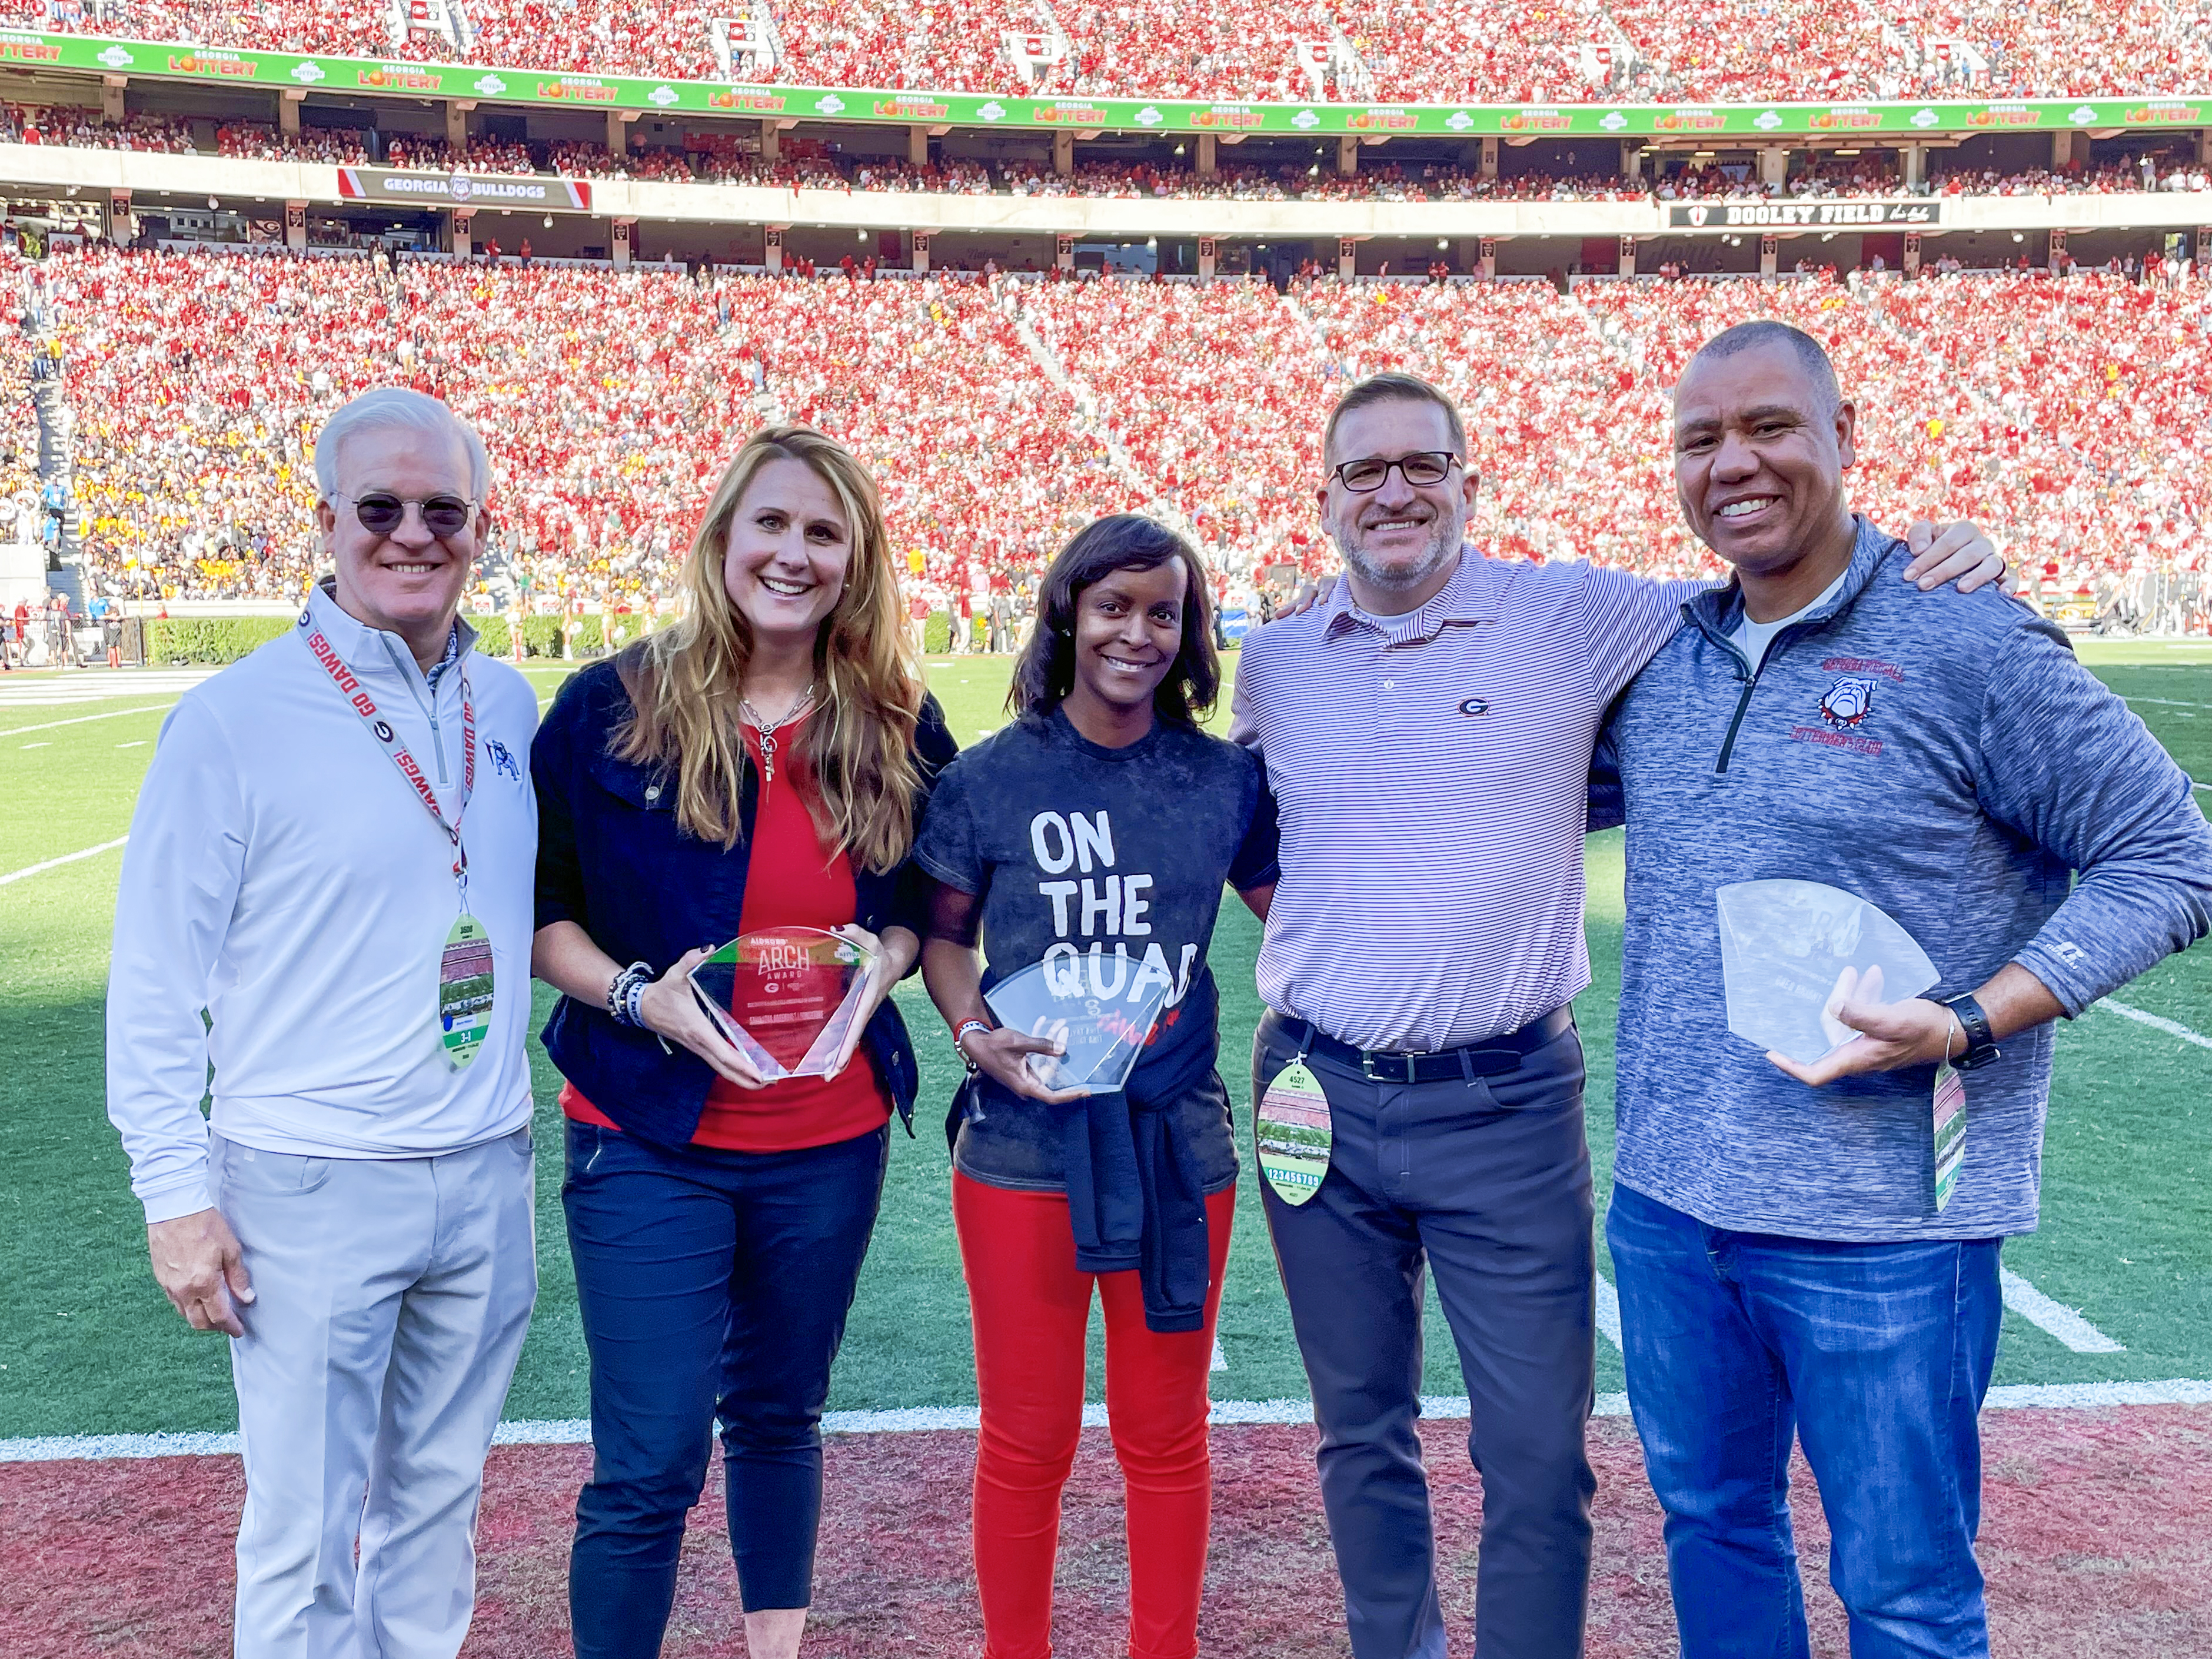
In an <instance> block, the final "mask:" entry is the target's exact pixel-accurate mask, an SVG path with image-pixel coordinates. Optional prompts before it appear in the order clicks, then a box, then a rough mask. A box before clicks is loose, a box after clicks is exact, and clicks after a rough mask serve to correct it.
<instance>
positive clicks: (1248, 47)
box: [0, 0, 2212, 105]
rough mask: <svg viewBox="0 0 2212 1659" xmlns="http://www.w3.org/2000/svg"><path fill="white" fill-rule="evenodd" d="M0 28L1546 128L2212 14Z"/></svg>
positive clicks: (2080, 7)
mask: <svg viewBox="0 0 2212 1659" xmlns="http://www.w3.org/2000/svg"><path fill="white" fill-rule="evenodd" d="M402 16H404V17H406V18H407V19H408V22H407V24H406V26H405V27H397V26H396V25H395V21H394V20H395V18H398V17H402ZM0 23H13V24H14V25H15V26H17V27H21V28H25V29H31V30H40V31H61V32H74V33H91V34H100V35H111V36H117V37H121V38H126V39H133V40H161V41H173V42H179V43H185V44H188V45H191V46H209V47H229V48H238V49H248V48H261V49H267V50H278V51H293V52H325V53H332V54H338V55H343V56H347V57H352V58H398V59H405V60H412V61H421V62H444V63H467V64H486V65H494V66H507V67H513V68H517V69H531V70H562V71H574V72H578V73H586V74H593V75H603V76H604V75H617V76H653V77H665V78H670V79H676V80H689V81H720V82H762V83H774V84H779V85H785V86H813V87H867V88H925V89H929V90H933V91H939V92H969V93H987V94H1030V93H1043V94H1071V95H1074V96H1087V97H1137V98H1146V97H1156V98H1191V99H1205V100H1267V101H1277V102H1291V103H1301V102H1307V101H1329V100H1334V101H1338V102H1350V103H1378V102H1379V103H1394V102H1424V103H1438V104H1455V103H1501V104H1537V105H1543V104H1583V103H1607V102H1623V101H1632V102H1646V103H1668V104H1683V103H1699V104H1705V103H1747V102H1757V101H1760V100H1816V101H1830V100H1895V99H1922V98H1942V97H1968V98H1998V99H2003V98H2029V97H2043V98H2093V97H2130V96H2173V95H2179V96H2203V95H2207V94H2212V3H2208V0H2125V3H2109V0H2057V3H2039V4H2034V5H2026V6H2023V5H2019V4H2015V3H2006V0H1565V3H1561V4H1550V5H1541V6H1529V7H1518V6H1513V7H1504V6H1497V5H1493V4H1490V3H1487V0H1420V3H1415V0H1210V3H1206V4H1200V5H1193V4H1190V3H1188V0H1032V3H1017V0H752V3H751V4H750V5H749V6H748V5H741V4H730V5H720V4H704V3H699V0H676V3H653V4H647V3H640V0H605V3H595V4H588V5H586V4H580V3H577V0H399V3H398V5H397V6H395V5H393V4H390V3H380V0H261V3H258V4H257V5H255V6H252V7H251V8H248V7H246V6H243V5H240V4H237V3H235V0H4V3H0Z"/></svg>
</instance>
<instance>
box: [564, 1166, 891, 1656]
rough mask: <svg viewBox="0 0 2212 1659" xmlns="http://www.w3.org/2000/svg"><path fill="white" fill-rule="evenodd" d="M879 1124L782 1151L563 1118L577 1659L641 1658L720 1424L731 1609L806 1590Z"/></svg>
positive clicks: (652, 1649) (869, 1209)
mask: <svg viewBox="0 0 2212 1659" xmlns="http://www.w3.org/2000/svg"><path fill="white" fill-rule="evenodd" d="M888 1135H889V1132H888V1129H878V1130H877V1131H875V1132H874V1133H872V1134H865V1135H860V1136H858V1137H856V1138H854V1139H851V1140H844V1141H839V1142H836V1143H835V1144H834V1145H831V1146H814V1147H809V1148H807V1149H805V1151H802V1152H719V1151H715V1150H714V1149H712V1148H708V1147H684V1148H671V1147H667V1146H659V1145H657V1144H655V1143H654V1142H653V1141H649V1140H645V1139H640V1138H639V1137H637V1136H635V1135H629V1134H625V1133H623V1132H622V1131H621V1130H619V1129H604V1128H599V1127H594V1126H592V1125H591V1124H585V1123H571V1124H570V1125H569V1126H568V1178H567V1180H566V1181H565V1182H563V1184H562V1188H561V1203H562V1208H563V1209H564V1210H566V1211H567V1212H568V1246H569V1249H570V1250H571V1252H572V1253H573V1254H574V1257H575V1261H576V1291H577V1298H578V1301H579V1303H580V1307H581V1311H582V1314H583V1323H584V1346H585V1347H586V1351H587V1352H589V1354H590V1356H591V1364H592V1479H591V1482H590V1484H589V1485H587V1486H586V1487H585V1488H584V1490H583V1492H582V1494H581V1495H580V1497H579V1498H577V1500H576V1542H575V1547H574V1551H573V1552H572V1553H571V1554H570V1556H569V1559H568V1610H569V1618H570V1622H571V1624H572V1625H573V1626H574V1632H575V1643H576V1654H577V1659H652V1656H653V1655H656V1654H658V1653H659V1651H660V1640H661V1635H662V1632H664V1630H665V1628H666V1626H667V1623H668V1613H669V1607H670V1606H671V1602H672V1601H673V1600H674V1598H675V1594H676V1562H677V1556H678V1553H679V1552H680V1550H681V1549H682V1547H683V1543H684V1516H685V1515H686V1513H687V1512H688V1511H689V1510H690V1508H691V1506H692V1505H693V1504H696V1503H697V1502H698V1501H699V1493H700V1491H701V1489H702V1487H703V1486H705V1484H706V1480H707V1460H708V1449H709V1446H710V1443H711V1442H710V1439H709V1435H710V1432H711V1431H712V1428H713V1426H714V1423H715V1421H716V1420H717V1419H719V1420H720V1425H721V1430H722V1462H723V1474H724V1475H725V1477H726V1486H727V1495H728V1507H729V1520H730V1553H731V1555H732V1558H733V1559H735V1561H736V1563H737V1568H738V1593H739V1595H740V1597H741V1598H742V1600H743V1601H744V1608H745V1611H746V1612H748V1613H754V1612H758V1611H761V1610H763V1609H765V1608H769V1607H805V1606H806V1605H807V1604H808V1603H809V1602H810V1601H811V1600H812V1599H813V1579H814V1540H815V1533H816V1529H817V1525H818V1523H819V1522H820V1520H821V1515H822V1432H821V1419H822V1408H823V1404H824V1403H825V1402H826V1401H828V1399H829V1365H830V1362H831V1361H832V1360H834V1359H835V1358H836V1356H837V1346H838V1344H839V1343H840V1342H841V1341H842V1340H844V1335H845V1316H846V1314H847V1312H848V1310H850V1309H851V1307H852V1305H853V1290H854V1285H855V1284H856V1283H857V1282H858V1281H859V1279H860V1261H861V1259H862V1258H863V1257H864V1256H865V1255H866V1254H867V1249H868V1236H869V1234H870V1233H871V1232H872V1231H874V1228H875V1222H876V1208H877V1205H878V1201H879V1200H881V1198H882V1195H883V1183H884V1156H885V1152H886V1149H887V1147H888V1146H889V1145H890V1142H889V1139H888Z"/></svg>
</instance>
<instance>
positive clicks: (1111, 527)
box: [915, 515, 1273, 1659]
mask: <svg viewBox="0 0 2212 1659" xmlns="http://www.w3.org/2000/svg"><path fill="white" fill-rule="evenodd" d="M1218 683H1219V666H1218V662H1217V660H1216V659H1215V657H1214V653H1213V641H1212V624H1211V621H1210V618H1209V616H1208V607H1207V604H1206V580H1205V572H1204V571H1203V570H1202V569H1201V568H1200V565H1199V562H1198V559H1197V557H1196V556H1195V555H1194V554H1193V552H1192V551H1191V550H1190V548H1189V547H1188V545H1186V544H1184V543H1183V541H1182V539H1181V538H1179V537H1177V536H1176V535H1175V534H1174V533H1173V532H1170V531H1168V530H1167V529H1165V528H1164V527H1163V526H1159V525H1157V524H1154V523H1153V522H1152V521H1151V520H1146V519H1141V518H1137V517H1133V516H1129V515H1121V516H1116V517H1113V518H1109V519H1103V520H1099V521H1098V522H1097V523H1096V524H1094V525H1092V526H1090V527H1089V528H1088V529H1086V530H1085V531H1084V532H1081V533H1080V534H1079V535H1078V536H1077V537H1076V538H1074V539H1073V541H1071V542H1070V543H1069V544H1068V545H1067V547H1066V550H1064V551H1062V552H1061V554H1060V556H1059V557H1058V558H1057V559H1056V560H1054V562H1053V566H1052V568H1051V569H1050V570H1048V572H1047V573H1046V574H1045V577H1044V581H1043V585H1042V591H1041V592H1040V594H1039V597H1038V616H1037V624H1036V629H1034V630H1033V631H1032V633H1031V635H1030V640H1029V641H1028V643H1027V645H1026V646H1025V647H1024V650H1023V653H1022V655H1021V657H1020V659H1019V660H1018V662H1017V664H1016V665H1015V670H1014V684H1013V689H1012V691H1011V693H1010V694H1009V696H1008V698H1007V702H1008V706H1009V708H1011V709H1012V711H1013V713H1014V714H1016V715H1017V716H1018V719H1017V720H1015V721H1014V722H1013V723H1012V725H1009V726H1006V727H1005V728H1004V729H1002V730H1001V731H1000V732H998V733H997V734H996V735H994V737H992V738H990V739H989V740H988V741H987V742H985V743H981V744H977V745H976V746H975V748H974V749H971V750H969V751H967V752H966V753H965V754H963V755H962V756H961V757H959V758H958V759H957V761H955V762H954V763H952V764H951V766H950V767H949V768H947V769H946V770H945V774H944V775H943V777H942V778H941V780H940V781H939V785H938V787H937V791H936V793H935V795H934V796H933V799H932V801H931V805H930V808H929V811H928V813H927V817H926V818H925V820H924V822H923V825H922V829H921V838H920V840H919V841H918V842H916V844H915V860H916V861H917V862H918V863H919V864H920V865H921V867H922V868H923V869H925V870H926V871H927V872H928V873H929V874H930V875H931V876H932V877H933V878H935V881H936V883H937V888H936V891H935V894H934V896H933V901H932V906H931V915H930V924H929V938H928V939H927V943H926V944H925V945H924V947H923V952H922V972H923V977H924V980H925V981H926V983H927V985H928V987H929V994H930V995H931V997H932V998H933V999H934V1000H935V1001H936V1003H937V1007H938V1011H939V1012H940V1013H942V1014H943V1015H944V1016H945V1021H946V1023H947V1024H949V1025H951V1027H952V1028H953V1030H954V1033H955V1037H954V1040H955V1042H957V1045H958V1047H959V1048H960V1051H961V1056H962V1058H963V1060H966V1061H967V1063H968V1066H969V1072H970V1076H969V1080H968V1081H967V1082H966V1083H965V1084H964V1085H963V1086H962V1089H961V1092H960V1095H959V1097H958V1099H957V1102H956V1103H955V1107H954V1111H953V1114H952V1116H951V1121H948V1123H947V1126H946V1127H947V1130H948V1133H951V1135H952V1137H953V1168H954V1173H953V1177H952V1212H953V1219H954V1222H955V1224H956V1225H957V1229H958V1232H959V1237H960V1255H961V1260H962V1261H963V1264H964V1267H965V1269H966V1273H967V1279H968V1292H969V1302H970V1304H971V1306H972V1309H973V1316H974V1327H975V1371H976V1381H977V1387H978V1389H979V1390H980V1393H981V1401H982V1433H981V1440H980V1443H979V1444H978V1447H977V1451H976V1460H975V1568H976V1577H977V1579H978V1582H979V1583H980V1586H981V1592H982V1601H983V1624H984V1631H985V1636H986V1651H987V1654H988V1655H989V1656H990V1659H1042V1656H1043V1655H1046V1654H1048V1652H1049V1651H1050V1645H1049V1638H1050V1629H1051V1620H1052V1578H1053V1565H1054V1556H1055V1553H1056V1552H1057V1548H1058V1535H1059V1516H1060V1488H1061V1486H1063V1485H1064V1484H1065V1482H1066V1479H1067V1473H1068V1469H1069V1467H1070V1465H1071V1463H1072V1462H1073V1458H1074V1455H1075V1447H1076V1440H1077V1437H1078V1434H1079V1431H1080V1429H1081V1426H1082V1419H1083V1370H1084V1344H1085V1331H1086V1328H1087V1327H1088V1325H1089V1322H1090V1317H1091V1291H1092V1287H1093V1285H1096V1286H1097V1291H1098V1294H1099V1297H1100V1298H1101V1300H1102V1301H1103V1303H1104V1304H1105V1309H1106V1394H1107V1403H1108V1410H1109V1417H1110V1419H1111V1421H1112V1424H1113V1436H1114V1446H1115V1454H1116V1455H1117V1456H1119V1458H1120V1459H1121V1468H1122V1475H1123V1479H1124V1480H1125V1481H1126V1483H1127V1492H1128V1537H1129V1577H1130V1638H1129V1651H1130V1653H1131V1654H1132V1655H1133V1656H1136V1659H1188V1656H1190V1655H1192V1654H1194V1653H1195V1652H1196V1651H1197V1627H1198V1601H1199V1589H1200V1583H1201V1580H1202V1578H1203V1577H1204V1573H1205V1566H1206V1522H1207V1510H1208V1508H1209V1504H1210V1502H1211V1474H1210V1466H1209V1463H1208V1461H1207V1451H1206V1412H1207V1401H1206V1372H1207V1369H1208V1365H1209V1362H1210V1360H1211V1358H1212V1352H1213V1326H1214V1316H1215V1313H1216V1311H1217V1310H1218V1305H1219V1303H1220V1297H1221V1272H1222V1264H1223V1262H1224V1261H1225V1258H1226V1256H1227V1255H1228V1250H1229V1231H1230V1225H1231V1218H1232V1217H1233V1215H1234V1213H1235V1193H1234V1186H1235V1182H1236V1179H1237V1158H1236V1154H1235V1152H1234V1151H1233V1150H1232V1149H1231V1139H1230V1127H1229V1098H1228V1095H1227V1093H1226V1091H1225V1090H1224V1089H1223V1087H1222V1084H1221V1079H1220V1078H1219V1077H1218V1075H1216V1073H1215V1072H1214V1060H1215V1054H1216V1049H1217V1046H1218V1045H1217V1033H1216V1030H1215V1012H1216V1008H1215V1005H1216V998H1215V993H1214V985H1213V976H1212V972H1211V970H1210V969H1208V968H1207V966H1206V946H1207V945H1208V943H1209V942H1210V941H1211V940H1212V936H1213V924H1214V920H1215V918H1216V916H1217V915H1218V912H1219V909H1220V905H1221V889H1222V884H1223V883H1224V881H1225V880H1226V881H1230V882H1232V883H1233V884H1235V885H1237V887H1238V889H1239V890H1240V891H1243V892H1244V893H1245V896H1246V902H1248V903H1249V904H1251V905H1252V906H1253V908H1254V909H1255V911H1257V912H1258V913H1260V914H1261V915H1265V913H1266V902H1267V897H1268V896H1269V895H1270V893H1271V892H1272V890H1273V847H1272V824H1273V818H1272V815H1271V814H1267V813H1266V812H1265V811H1264V810H1263V806H1262V799H1261V797H1262V783H1261V774H1260V769H1259V766H1258V763H1256V762H1255V760H1254V759H1253V757H1251V756H1250V755H1249V754H1247V753H1246V752H1245V751H1244V750H1241V749H1238V748H1237V747H1235V746H1234V745H1232V744H1228V743H1225V742H1223V741H1221V740H1220V739H1219V738H1212V737H1208V736H1207V735H1206V733H1204V732H1201V731H1200V730H1199V729H1198V726H1197V719H1198V717H1199V716H1200V714H1204V713H1205V712H1206V710H1207V709H1208V708H1210V707H1211V706H1212V701H1213V697H1214V694H1215V691H1216V690H1217V688H1218ZM1255 823H1260V824H1261V825H1262V826H1263V827H1262V828H1261V829H1259V830H1258V831H1257V832H1256V833H1255ZM979 929H980V933H981V942H982V947H983V951H984V953H985V955H986V956H987V957H988V964H989V965H988V967H987V969H984V970H983V971H982V972H981V974H979V972H978V966H977V961H976V953H975V945H976V940H977V935H978V932H979ZM1040 962H1042V963H1048V964H1049V967H1048V971H1049V972H1052V973H1055V974H1060V975H1076V976H1078V979H1079V983H1080V985H1081V986H1082V987H1083V988H1084V989H1085V993H1086V994H1087V996H1088V997H1089V998H1090V999H1091V1000H1094V1001H1097V1002H1099V1003H1102V1004H1106V1005H1115V1004H1122V1005H1128V1006H1133V1005H1136V1004H1141V1003H1143V1002H1144V1001H1145V1000H1146V998H1147V996H1148V995H1149V994H1151V993H1152V992H1155V991H1164V993H1165V994H1166V998H1167V1004H1166V1007H1165V1009H1164V1012H1162V1013H1161V1014H1160V1016H1159V1018H1158V1024H1156V1025H1155V1026H1153V1028H1152V1032H1151V1035H1150V1037H1149V1040H1148V1041H1147V1042H1146V1046H1145V1048H1143V1050H1142V1052H1141V1054H1140V1056H1139V1060H1138V1061H1137V1065H1136V1068H1135V1070H1134V1071H1133V1073H1131V1074H1130V1076H1129V1078H1128V1079H1127V1084H1126V1085H1125V1087H1124V1088H1123V1089H1122V1090H1121V1091H1116V1092H1115V1093H1111V1094H1104V1095H1094V1096H1088V1097H1085V1096H1083V1095H1079V1094H1074V1093H1072V1092H1069V1091H1066V1090H1063V1089H1055V1088H1053V1087H1050V1086H1048V1084H1047V1081H1046V1080H1045V1079H1048V1078H1050V1077H1052V1076H1053V1075H1054V1072H1053V1067H1052V1051H1053V1044H1052V1043H1050V1042H1046V1041H1044V1040H1042V1039H1040V1038H1037V1037H1034V1036H1026V1035H1024V1034H1023V1033H1022V1032H1020V1031H1018V1030H1011V1029H1000V1028H998V1026H997V1023H996V1022H995V1021H994V1019H993V1018H992V1017H991V1014H990V1011H989V1009H988V1008H987V1006H986V1005H985V1002H984V1000H983V994H982V993H983V990H984V988H985V987H987V986H988V985H992V984H995V983H996V982H997V981H999V980H1000V979H1003V978H1006V977H1008V976H1010V975H1014V974H1017V973H1018V972H1020V971H1021V970H1022V969H1026V968H1028V967H1030V966H1031V965H1032V964H1035V963H1040Z"/></svg>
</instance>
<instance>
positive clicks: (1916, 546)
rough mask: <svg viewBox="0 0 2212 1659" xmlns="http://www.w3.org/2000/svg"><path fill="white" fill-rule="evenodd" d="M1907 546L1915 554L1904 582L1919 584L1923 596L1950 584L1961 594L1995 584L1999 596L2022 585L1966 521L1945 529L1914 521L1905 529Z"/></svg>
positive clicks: (1985, 540) (1993, 545)
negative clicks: (2000, 593) (1953, 583)
mask: <svg viewBox="0 0 2212 1659" xmlns="http://www.w3.org/2000/svg"><path fill="white" fill-rule="evenodd" d="M1905 546H1906V547H1908V548H1910V549H1911V550H1912V560H1911V562H1910V563H1909V564H1907V565H1906V566H1905V580H1907V581H1909V582H1917V583H1918V584H1919V586H1920V591H1921V592H1923V593H1925V592H1930V591H1931V590H1933V589H1936V588H1938V587H1942V586H1944V585H1945V584H1946V583H1948V582H1956V583H1957V584H1958V585H1959V591H1960V592H1961V593H1971V592H1973V591H1974V590H1975V589H1976V588H1978V587H1986V586H1988V585H1989V584H1990V582H1992V581H1995V582H1996V585H1997V591H1998V592H2002V593H2007V594H2009V593H2011V592H2013V591H2014V589H2015V588H2016V587H2017V586H2019V585H2020V583H2019V574H2018V573H2017V572H2016V571H2015V570H2014V569H2013V568H2012V566H2011V565H2010V564H2009V563H2008V562H2006V560H2005V556H2004V555H2003V554H2002V553H2000V552H1998V551H1997V549H1996V543H1994V542H1992V541H1991V540H1990V538H1988V537H1987V536H1986V535H1984V534H1983V533H1982V532H1981V531H1980V530H1978V529H1977V528H1976V527H1975V526H1973V525H1972V524H1969V523H1967V522H1966V520H1963V519H1962V520H1959V521H1958V522H1957V523H1955V524H1946V525H1937V524H1932V523H1930V522H1929V520H1926V519H1915V520H1913V521H1912V522H1911V524H1910V525H1909V526H1906V528H1905Z"/></svg>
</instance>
